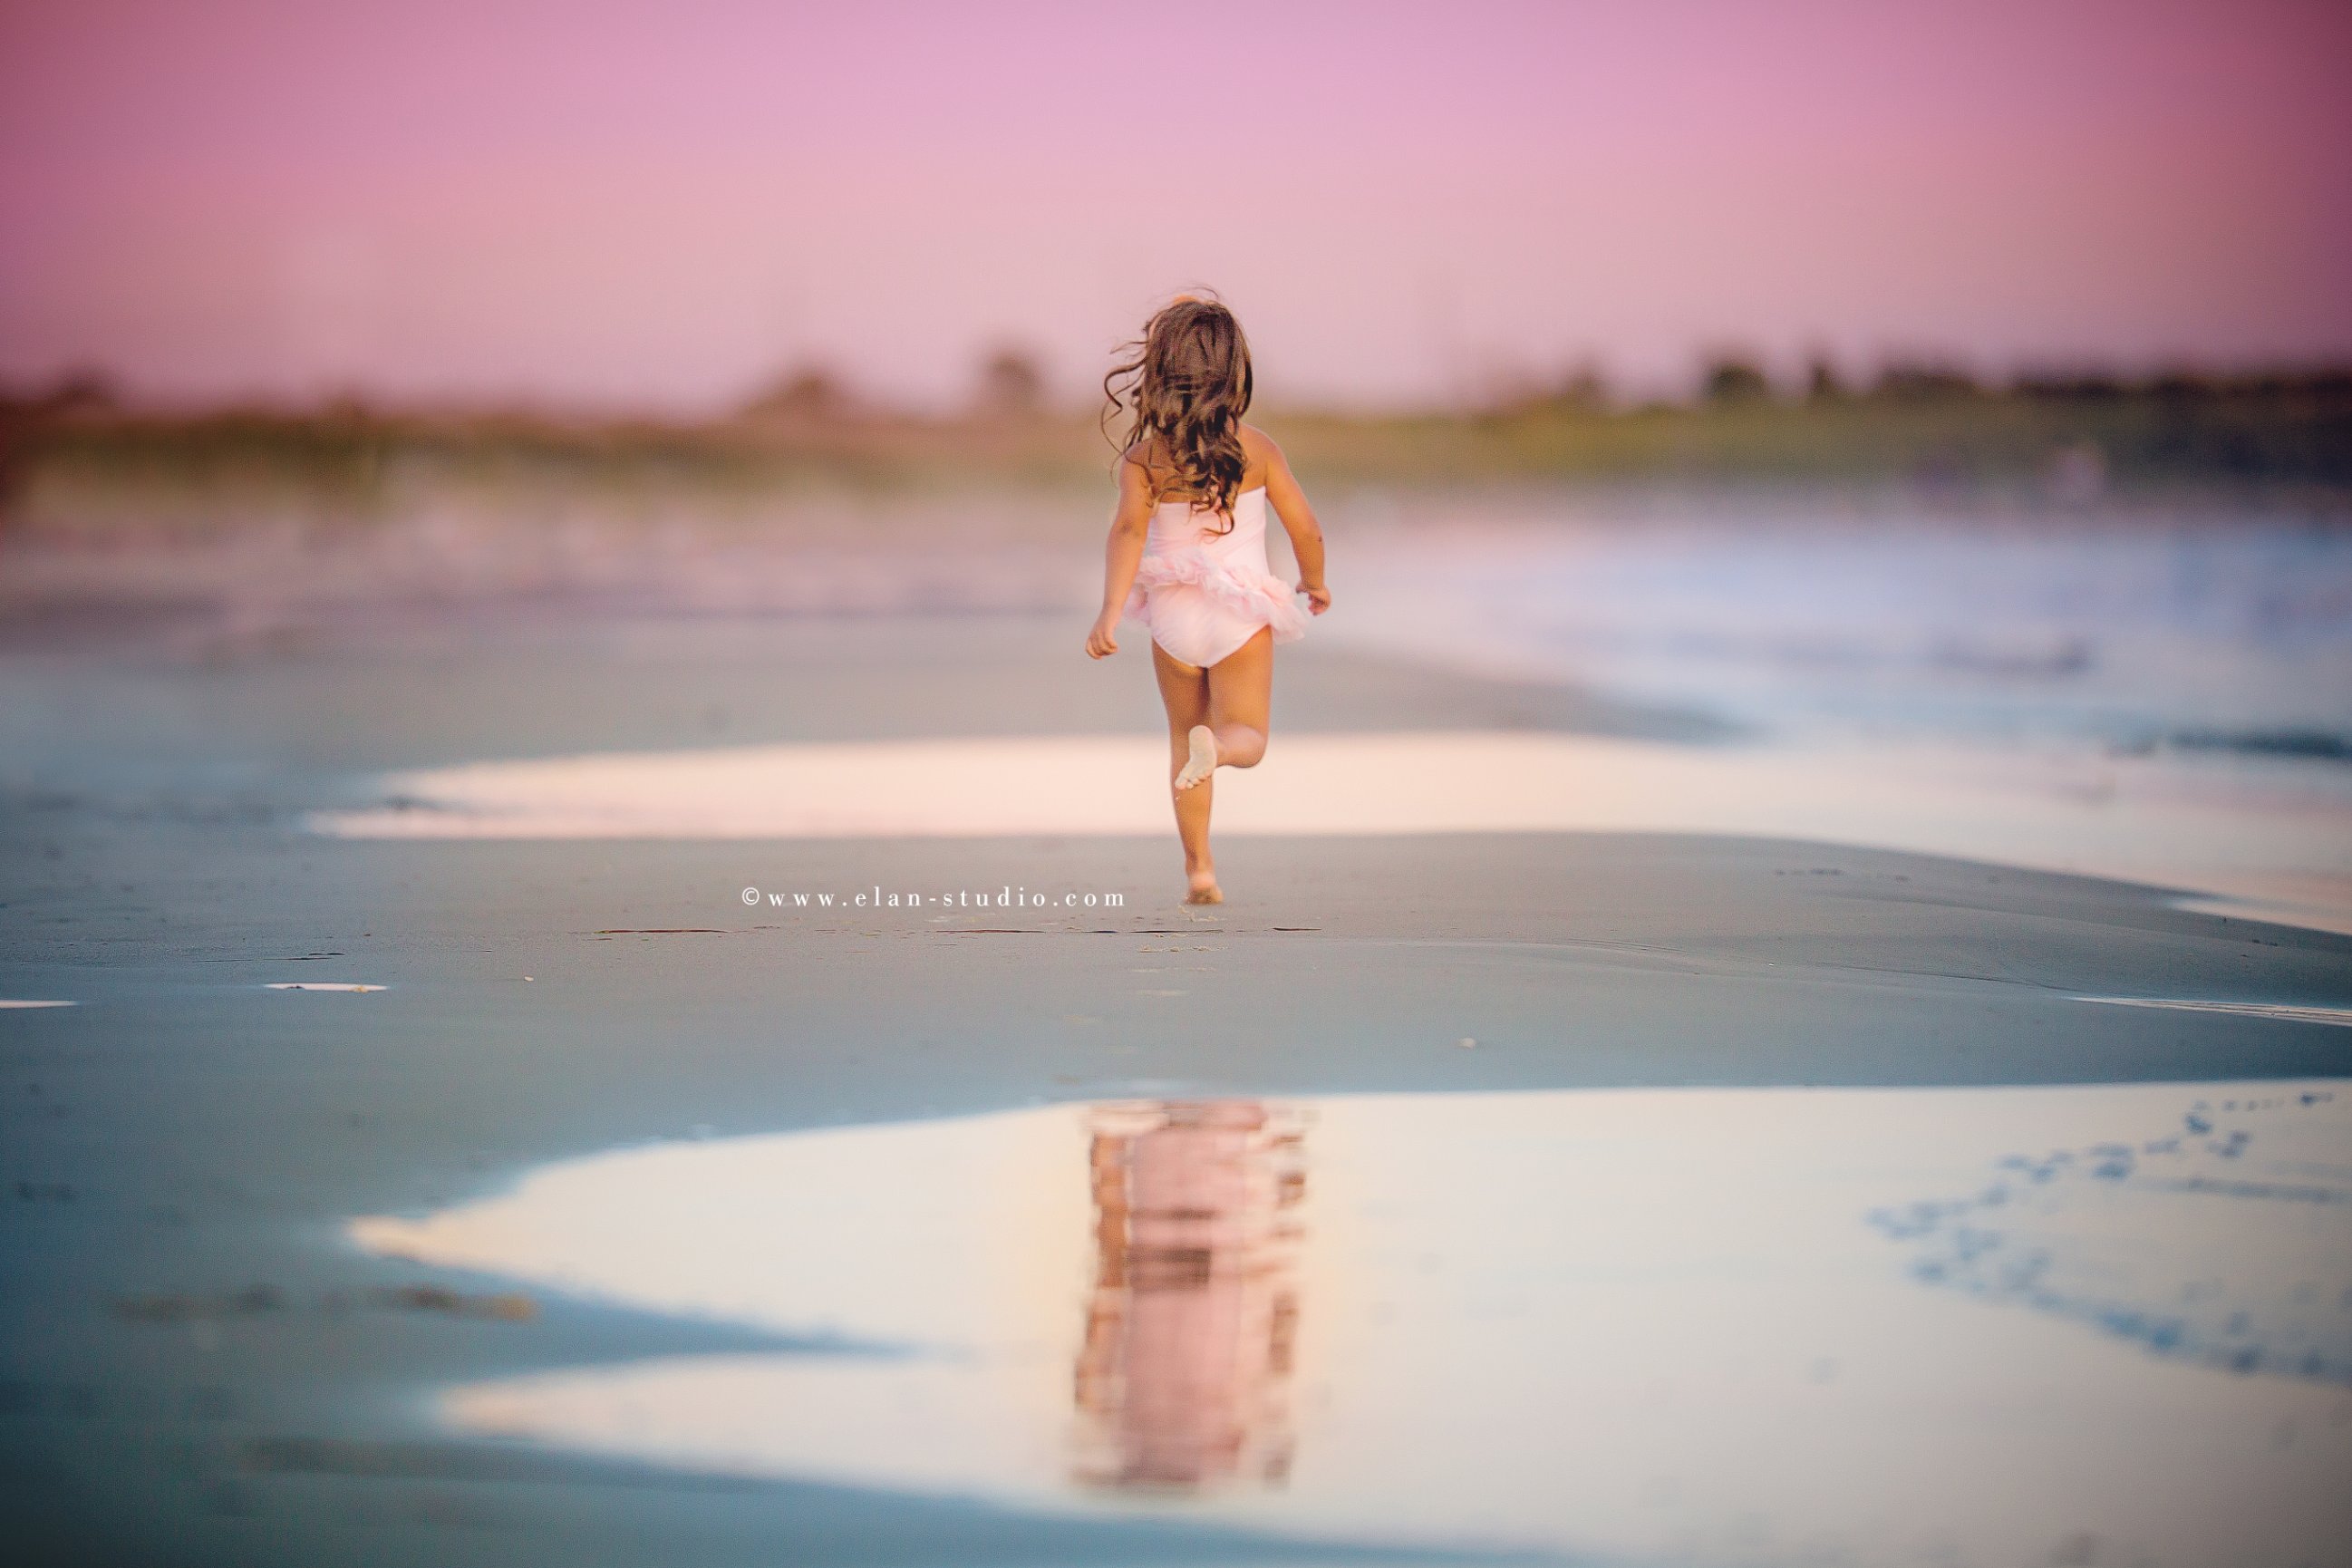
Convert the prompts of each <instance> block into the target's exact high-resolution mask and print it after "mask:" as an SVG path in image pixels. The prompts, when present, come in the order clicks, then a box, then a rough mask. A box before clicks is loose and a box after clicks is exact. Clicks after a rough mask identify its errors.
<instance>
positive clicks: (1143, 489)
mask: <svg viewBox="0 0 2352 1568" xmlns="http://www.w3.org/2000/svg"><path fill="white" fill-rule="evenodd" d="M1250 388H1251V377H1250V357H1249V343H1248V342H1247V341H1245V340H1244V338H1243V336H1242V327H1241V323H1240V322H1239V321H1235V320H1234V313H1233V312H1232V311H1231V310H1226V309H1225V308H1224V307H1223V305H1220V304H1218V303H1216V302H1215V301H1214V300H1194V299H1191V298H1186V299H1181V300H1177V301H1176V302H1175V303H1174V304H1172V305H1171V306H1169V307H1168V308H1167V309H1166V310H1162V311H1160V313H1159V314H1158V315H1156V316H1154V317H1152V318H1151V321H1150V323H1149V324H1148V325H1146V326H1145V328H1144V330H1143V341H1142V342H1141V343H1139V345H1137V348H1136V353H1135V356H1134V357H1133V358H1132V359H1130V360H1129V361H1128V362H1127V363H1124V364H1121V365H1119V366H1118V368H1117V369H1115V370H1113V371H1112V372H1111V373H1110V374H1109V375H1108V376H1106V377H1105V378H1104V379H1103V391H1104V392H1105V394H1106V395H1108V397H1109V399H1110V402H1111V405H1112V407H1113V409H1118V408H1120V407H1124V408H1126V409H1127V410H1128V411H1129V415H1130V416H1131V419H1132V424H1131V425H1130V426H1129V429H1128V433H1127V445H1126V449H1125V450H1124V451H1123V452H1122V453H1121V454H1120V458H1119V464H1118V511H1117V512H1116V513H1114V514H1113V516H1112V518H1111V524H1110V543H1109V546H1108V550H1107V552H1106V559H1105V563H1104V571H1103V607H1102V614H1101V615H1100V616H1097V618H1096V621H1095V626H1094V630H1093V631H1091V632H1089V633H1088V634H1087V655H1088V656H1089V657H1091V658H1103V657H1105V656H1106V655H1108V654H1114V653H1117V652H1118V637H1116V636H1115V635H1114V634H1115V631H1116V628H1117V627H1118V622H1119V618H1120V616H1123V615H1124V616H1133V617H1135V618H1136V619H1138V620H1139V621H1141V622H1142V623H1143V624H1144V625H1145V626H1147V627H1149V628H1150V632H1151V664H1152V668H1153V669H1154V670H1155V671H1156V672H1157V673H1158V675H1159V677H1160V700H1161V701H1162V702H1163V703H1165V704H1166V705H1167V708H1168V740H1169V750H1170V752H1171V757H1170V762H1169V771H1170V776H1171V784H1172V786H1173V793H1174V795H1175V800H1176V833H1177V836H1178V837H1180V838H1181V839H1182V840H1183V844H1184V875H1185V879H1186V881H1187V882H1188V884H1189V890H1188V891H1187V893H1186V894H1185V900H1184V901H1185V902H1187V903H1192V904H1214V903H1221V902H1223V900H1224V894H1223V892H1222V891H1220V890H1219V889H1218V887H1217V868H1216V866H1215V863H1214V862H1213V860H1212V859H1211V858H1210V854H1209V799H1210V787H1211V786H1210V774H1211V773H1213V771H1214V770H1215V769H1217V768H1221V767H1226V768H1248V767H1255V766H1256V765H1257V761H1258V759H1259V758H1260V757H1262V756H1264V755H1265V741H1266V727H1267V722H1268V713H1269V708H1270V705H1271V702H1272V699H1273V690H1274V645H1275V644H1276V643H1278V642H1293V641H1296V640H1297V638H1298V637H1302V636H1304V635H1305V634H1306V630H1307V616H1305V615H1304V614H1302V613H1300V610H1299V606H1298V605H1297V602H1296V600H1295V599H1294V598H1293V597H1292V595H1293V594H1294V593H1297V594H1304V595H1306V596H1307V609H1308V610H1311V611H1312V612H1313V613H1314V614H1316V615H1318V616H1319V615H1321V614H1322V613H1323V612H1324V611H1325V610H1328V609H1329V608H1330V607H1331V593H1330V590H1329V589H1328V588H1326V587H1325V586H1324V585H1323V531H1322V529H1321V528H1320V527H1318V525H1317V523H1316V521H1315V513H1314V510H1313V509H1311V508H1310V507H1308V506H1307V496H1306V494H1305V492H1304V491H1302V490H1301V489H1299V488H1298V481H1297V479H1293V478H1291V475H1290V465H1289V464H1288V463H1286V462H1285V461H1284V460H1283V457H1282V448H1280V447H1276V445H1275V444H1274V443H1273V442H1272V441H1270V440H1268V439H1267V438H1266V437H1265V433H1264V432H1263V431H1260V430H1258V429H1255V427H1253V426H1247V425H1244V424H1243V423H1242V416H1243V415H1244V413H1246V412H1247V411H1248V409H1249V405H1250ZM1269 505H1271V506H1272V507H1273V509H1274V512H1275V515H1276V517H1278V518H1280V519H1281V520H1282V526H1283V531H1285V532H1286V533H1288V534H1289V535H1290V548H1291V552H1292V553H1293V554H1295V555H1296V556H1297V558H1298V578H1299V580H1298V586H1297V588H1296V589H1295V590H1294V589H1293V588H1292V587H1291V585H1290V584H1287V583H1285V582H1284V581H1283V580H1282V579H1281V578H1279V577H1276V576H1275V575H1273V574H1272V573H1270V572H1269V571H1268V570H1267V565H1266V558H1265V513H1266V508H1267V507H1268V506H1269Z"/></svg>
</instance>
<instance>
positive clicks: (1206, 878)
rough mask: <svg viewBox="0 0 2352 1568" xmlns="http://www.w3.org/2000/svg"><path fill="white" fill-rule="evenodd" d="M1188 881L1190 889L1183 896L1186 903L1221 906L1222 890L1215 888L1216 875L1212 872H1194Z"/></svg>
mask: <svg viewBox="0 0 2352 1568" xmlns="http://www.w3.org/2000/svg"><path fill="white" fill-rule="evenodd" d="M1189 880H1190V881H1191V882H1192V889H1191V890H1190V891H1188V892H1187V893H1186V894H1185V895H1184V901H1185V902H1186V903H1188V904H1222V903H1223V902H1224V901H1225V894H1224V889H1222V888H1219V887H1218V886H1217V874H1216V873H1215V872H1214V871H1194V872H1192V874H1191V876H1190V878H1189Z"/></svg>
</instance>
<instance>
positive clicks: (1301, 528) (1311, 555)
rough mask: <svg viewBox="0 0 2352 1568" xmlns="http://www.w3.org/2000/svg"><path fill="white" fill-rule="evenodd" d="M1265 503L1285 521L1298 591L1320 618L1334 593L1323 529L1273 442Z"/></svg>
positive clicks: (1268, 455) (1269, 443) (1268, 454)
mask: <svg viewBox="0 0 2352 1568" xmlns="http://www.w3.org/2000/svg"><path fill="white" fill-rule="evenodd" d="M1260 438H1261V439H1263V437H1260ZM1265 499H1266V500H1269V501H1272V502H1273V503H1274V515H1275V516H1276V517H1278V518H1280V519H1282V531H1284V532H1285V533H1287V534H1288V535H1290V552H1291V553H1292V554H1293V555H1295V556H1297V558H1298V591H1299V592H1300V593H1302V594H1304V595H1307V608H1308V609H1309V610H1311V611H1313V612H1314V613H1315V614H1316V615H1318V616H1319V615H1321V614H1322V613H1323V612H1324V611H1326V610H1328V609H1329V608H1330V607H1331V590H1330V589H1329V588H1328V587H1326V586H1324V584H1323V525H1322V524H1321V523H1319V522H1318V521H1315V509H1314V508H1313V507H1311V506H1308V505H1307V492H1306V491H1305V490H1303V489H1299V488H1298V480H1297V479H1296V478H1294V477H1293V476H1292V474H1291V472H1290V462H1289V459H1287V458H1285V457H1284V456H1283V455H1282V448H1281V447H1277V446H1276V445H1275V444H1274V443H1273V442H1272V441H1267V442H1266V443H1265Z"/></svg>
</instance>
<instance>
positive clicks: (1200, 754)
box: [1176, 724, 1217, 792]
mask: <svg viewBox="0 0 2352 1568" xmlns="http://www.w3.org/2000/svg"><path fill="white" fill-rule="evenodd" d="M1185 740H1186V741H1187V742H1190V743H1191V745H1192V754H1191V755H1190V756H1188V757H1186V758H1185V759H1184V766H1183V768H1182V770H1181V772H1179V773H1177V775H1176V788H1177V789H1178V790H1179V791H1180V792H1181V791H1183V790H1188V789H1191V788H1192V786H1193V785H1194V784H1199V783H1200V782H1201V781H1202V779H1204V778H1207V777H1208V776H1209V775H1210V774H1211V773H1214V772H1215V771H1216V768H1217V737H1216V735H1215V734H1214V732H1213V731H1211V730H1210V728H1209V727H1208V726H1207V725H1206V724H1195V725H1193V726H1192V732H1191V733H1190V734H1188V735H1186V736H1185Z"/></svg>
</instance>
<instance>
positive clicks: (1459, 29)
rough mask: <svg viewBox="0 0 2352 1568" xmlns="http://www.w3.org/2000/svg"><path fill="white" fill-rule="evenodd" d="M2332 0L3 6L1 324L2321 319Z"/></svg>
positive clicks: (69, 327) (125, 369)
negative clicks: (1217, 298)
mask: <svg viewBox="0 0 2352 1568" xmlns="http://www.w3.org/2000/svg"><path fill="white" fill-rule="evenodd" d="M2347 83H2352V5H2344V4H2341V3H2340V0H2308V3H2296V0H2034V3H2016V0H1978V3H1973V4H1960V3H1937V0H1862V3H1848V0H1806V3H1797V0H1790V3H1779V0H1623V3H1619V4H1590V5H1578V4H1570V3H1565V0H1563V3H1558V4H1551V5H1519V4H1479V3H1476V0H1465V3H1461V4H1451V5H1413V6H1407V5H1377V4H1357V5H1343V4H1339V3H1337V0H1327V3H1324V4H1306V5H1279V4H1264V5H1221V4H1214V3H1206V0H1192V3H1188V4H1185V5H1162V6H1127V5H1115V4H1108V3H1104V0H1097V3H1096V4H1089V5H1048V4H1016V5H984V4H966V5H920V4H897V5H892V4H875V5H856V6H846V5H822V6H819V5H805V6H803V5H785V4H776V3H769V4H745V5H730V4H700V3H694V0H672V3H667V4H661V5H613V4H601V5H600V4H597V3H596V0H570V3H568V4H554V3H547V4H541V3H537V0H464V3H455V0H404V3H403V4H400V5H375V4H369V3H363V0H335V3H329V4H320V3H318V0H307V3H280V0H201V3H197V0H190V3H185V4H168V3H161V0H13V3H12V4H9V5H6V6H5V7H0V376H7V377H11V378H16V379H19V380H21V379H24V378H26V377H31V376H37V375H43V374H49V373H52V372H54V371H56V370H58V369H59V368H60V367H63V366H66V365H68V364H81V363H93V364H100V365H104V366H107V367H110V368H111V369H113V370H115V371H116V372H118V373H119V374H121V375H122V376H123V377H125V378H126V379H127V380H128V382H129V383H130V384H131V385H132V386H133V387H134V388H137V389H140V390H143V391H147V392H151V393H153V394H158V395H171V396H191V395H213V394H218V393H254V392H260V393H276V394H299V393H307V392H312V391H317V390H320V389H325V388H336V387H355V388H362V389H366V390H371V391H375V392H381V393H387V394H392V395H440V394H457V395H466V396H469V397H478V396H489V397H507V396H529V397H542V398H553V399H557V400H562V401H567V402H581V403H596V404H623V405H646V406H652V407H661V408H674V409H682V410H692V409H699V408H707V407H711V406H716V405H721V404H724V403H726V402H729V401H731V400H733V399H735V398H737V397H739V396H740V395H742V394H743V393H744V392H745V391H746V390H747V389H748V388H750V387H751V386H752V385H754V384H757V383H758V382H759V381H761V379H762V378H763V377H764V376H766V375H768V374H771V373H772V371H773V370H775V369H776V368H777V367H779V366H781V365H783V364H786V363H793V362H795V361H799V360H803V359H807V358H816V359H823V360H828V361H831V362H833V363H835V364H837V365H839V366H841V367H842V368H844V369H845V370H846V371H848V372H849V373H851V374H853V375H855V376H856V377H858V378H861V379H863V380H865V381H866V382H867V383H868V384H872V385H874V386H876V387H877V388H880V389H884V390H887V391H889V392H892V393H894V394H898V395H910V396H919V397H926V398H940V399H944V398H949V397H952V396H954V395H957V394H958V393H959V391H960V390H961V388H962V387H963V386H964V385H966V384H967V383H968V381H969V377H970V374H971V365H972V363H973V361H974V359H975V357H976V356H977V355H978V354H979V353H980V352H981V351H982V349H983V348H984V347H986V346H987V345H989V344H992V343H994V342H1018V343H1022V344H1026V345H1028V346H1030V347H1032V348H1034V350H1036V351H1037V352H1039V353H1041V354H1042V355H1043V356H1044V357H1045V360H1046V362H1047V363H1048V364H1049V365H1050V366H1051V368H1052V369H1053V371H1054V373H1055V376H1056V379H1057V380H1058V381H1060V382H1062V383H1064V384H1066V385H1068V386H1070V387H1072V388H1076V387H1077V386H1078V385H1080V384H1083V382H1084V381H1085V380H1086V378H1087V377H1088V376H1089V375H1092V374H1099V369H1100V366H1101V363H1102V362H1103V358H1104V354H1105V352H1106V350H1107V349H1108V346H1109V345H1111V344H1112V343H1113V342H1116V341H1118V339H1119V338H1120V337H1121V336H1123V335H1124V334H1126V333H1127V332H1129V331H1132V329H1133V327H1134V325H1135V324H1136V322H1137V321H1139V319H1140V317H1141V315H1142V313H1143V312H1144V311H1145V310H1147V309H1148V308H1149V307H1150V305H1151V304H1152V303H1153V302H1154V300H1156V299H1158V298H1160V296H1163V295H1164V294H1166V293H1167V292H1169V291H1171V290H1172V289H1178V288H1180V287H1185V286H1191V285H1196V284H1202V283H1206V284H1212V285H1214V286H1215V287H1217V288H1219V289H1222V290H1223V293H1224V294H1225V297H1226V298H1227V299H1228V300H1230V301H1232V302H1233V303H1234V306H1235V307H1236V308H1237V309H1239V310H1241V311H1242V314H1243V319H1244V321H1245V322H1246V324H1247V325H1248V327H1249V329H1250V332H1251V336H1252V340H1253V342H1254V343H1255V347H1256V350H1257V353H1258V359H1259V363H1260V366H1261V376H1262V384H1264V385H1265V387H1266V388H1267V390H1268V392H1269V393H1270V394H1271V395H1288V396H1292V397H1298V398H1337V399H1344V400H1349V401H1355V402H1392V401H1396V400H1402V399H1417V398H1423V397H1431V396H1444V395H1453V394H1455V393H1459V392H1461V391H1464V390H1466V389H1469V388H1472V387H1475V386H1476V385H1478V384H1482V383H1485V382H1488V381H1491V380H1493V379H1496V378H1498V377H1508V376H1512V375H1531V374H1553V373H1556V372H1558V371H1559V369H1560V368H1561V367H1563V366H1565V365H1566V364H1568V363H1570V362H1573V361H1576V360H1579V359H1581V358H1585V357H1588V356H1590V357H1593V358H1597V359H1598V360H1600V361H1601V363H1604V364H1605V365H1607V366H1608V367H1610V368H1611V369H1612V371H1613V372H1615V373H1616V374H1617V375H1618V376H1619V377H1620V379H1622V380H1624V381H1627V382H1631V383H1634V384H1643V385H1664V384H1668V383H1670V382H1671V381H1672V380H1674V379H1675V378H1677V377H1684V376H1686V375H1687V374H1688V373H1689V372H1690V370H1691V368H1692V366H1693V365H1694V364H1695V363H1696V357H1697V355H1698V353H1700V351H1701V350H1702V349H1704V348H1706V347H1708V346H1711V345H1718V344H1727V345H1745V346H1748V347H1750V348H1752V349H1754V350H1756V351H1759V352H1760V353H1764V354H1765V355H1766V356H1768V358H1769V359H1770V360H1772V361H1773V362H1774V363H1778V364H1781V365H1790V366H1792V365H1793V364H1794V363H1796V361H1797V360H1798V358H1799V357H1800V356H1801V354H1802V353H1804V352H1805V351H1806V350H1807V349H1809V348H1811V347H1813V346H1816V345H1818V346H1821V347H1824V348H1826V349H1828V350H1830V351H1832V353H1836V354H1838V355H1841V356H1843V357H1844V358H1845V359H1846V360H1848V361H1849V363H1852V364H1853V365H1854V366H1856V367H1857V368H1858V367H1861V366H1863V365H1865V364H1867V363H1872V362H1874V361H1875V360H1876V359H1877V358H1878V357H1880V356H1881V355H1883V354H1885V353H1890V352H1894V353H1906V352H1928V353H1950V354H1955V355H1958V356H1960V357H1963V358H1965V359H1968V360H1969V361H1972V362H1974V363H1977V364H1978V365H1979V366H1980V367H1982V368H1985V369H1988V370H1994V371H1999V370H2003V369H2007V368H2011V367H2014V366H2017V365H2020V364H2026V363H2053V362H2064V361H2079V360H2084V359H2100V360H2110V361H2117V362H2121V363H2126V364H2146V363H2154V362H2157V361H2159V360H2163V359H2168V358H2175V357H2189V358H2196V359H2200V360H2208V361H2224V362H2242V361H2251V360H2260V359H2270V358H2295V359H2308V358H2312V357H2316V356H2321V355H2336V356H2345V355H2352V87H2347Z"/></svg>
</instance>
